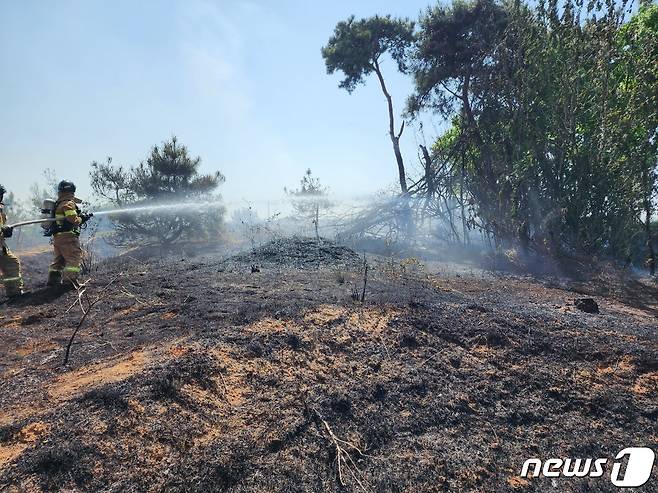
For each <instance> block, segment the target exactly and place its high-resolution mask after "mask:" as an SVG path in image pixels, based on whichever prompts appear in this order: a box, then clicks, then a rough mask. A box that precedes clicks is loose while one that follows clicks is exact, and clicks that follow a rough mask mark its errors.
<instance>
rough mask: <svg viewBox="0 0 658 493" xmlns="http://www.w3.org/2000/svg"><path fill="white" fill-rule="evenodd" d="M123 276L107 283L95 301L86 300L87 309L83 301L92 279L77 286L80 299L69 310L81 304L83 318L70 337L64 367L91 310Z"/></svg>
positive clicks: (117, 276)
mask: <svg viewBox="0 0 658 493" xmlns="http://www.w3.org/2000/svg"><path fill="white" fill-rule="evenodd" d="M122 275H123V273H120V274H118V275H116V276H115V277H114V278H113V279H112V280H111V281H110V282H109V283H107V284H106V285H105V286H104V287H103V288H102V289H101V290H100V291H99V293H98V295H97V296H96V298H95V299H94V300H93V301H89V299H88V298H85V299H86V301H87V308H85V306H84V304H83V302H82V299H83V296H85V293H86V290H87V284H88V283H89V281H90V280H91V279H90V280H88V281H87V282H85V283H82V284H79V285H76V290H77V293H78V297H77V299H76V301H75V302H74V303H73V305H71V307H70V308H69V310H71V308H73V307H74V306H75V305H76V304H79V305H80V310H82V317H81V318H80V321H79V322H78V324H77V325H76V326H75V329H74V330H73V333H72V334H71V337H70V339H69V342H68V344H67V345H66V352H65V353H64V361H63V365H64V366H66V365H67V364H68V362H69V357H70V355H71V346H72V345H73V341H74V339H75V336H76V335H77V334H78V332H79V331H80V328H81V327H82V325H83V324H84V322H85V320H86V319H87V316H88V315H89V313H90V312H91V309H92V308H93V307H94V306H95V305H96V304H97V303H98V302H100V301H101V300H102V299H103V298H104V296H103V295H104V294H105V292H106V291H107V290H108V289H109V287H110V286H111V285H112V284H114V283H115V282H116V280H117V279H119V277H121V276H122ZM69 310H67V312H68V311H69Z"/></svg>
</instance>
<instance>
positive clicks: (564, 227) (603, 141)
mask: <svg viewBox="0 0 658 493" xmlns="http://www.w3.org/2000/svg"><path fill="white" fill-rule="evenodd" d="M403 28H404V29H403ZM412 29H413V25H412V24H411V23H410V22H408V21H406V20H404V21H402V20H392V19H390V18H389V17H386V18H382V17H372V18H369V19H363V20H360V21H356V20H354V19H353V18H349V19H348V20H347V21H345V22H340V23H339V24H338V25H337V26H336V30H335V33H334V35H333V36H332V37H331V38H330V40H329V43H328V45H327V47H325V48H324V49H323V53H322V54H323V56H324V58H325V61H326V63H327V69H328V71H329V72H333V71H334V70H342V71H343V72H344V73H345V76H346V78H345V80H343V81H342V82H341V87H343V88H346V89H348V90H349V91H351V90H353V89H354V87H355V86H356V85H357V84H358V83H361V82H363V77H364V76H365V75H367V74H368V73H370V72H372V71H375V72H377V69H378V67H379V65H378V63H377V61H378V59H379V58H378V57H380V56H382V55H383V54H384V53H385V52H387V51H388V50H391V52H390V55H391V56H392V58H393V59H394V60H395V61H396V62H397V64H398V67H399V69H400V71H402V72H408V73H410V74H411V75H412V76H413V79H414V84H415V90H414V92H413V94H411V95H410V97H409V98H408V101H407V111H406V118H407V119H408V121H413V120H414V119H415V118H416V117H417V116H419V115H420V114H430V115H433V116H435V117H436V118H438V119H440V120H442V121H444V122H448V123H449V128H448V130H446V131H445V132H444V133H443V134H441V135H438V136H437V137H436V140H435V142H434V144H433V145H431V146H429V147H430V148H429V149H428V148H427V147H425V146H421V152H420V153H419V154H420V156H421V164H422V168H423V174H422V175H421V176H419V177H418V178H417V179H414V178H413V177H411V176H408V175H407V176H405V177H404V178H406V179H407V180H410V181H411V182H412V183H411V184H410V185H409V186H408V187H405V186H404V181H405V180H403V179H402V178H403V177H401V185H402V188H401V189H402V192H403V194H404V193H406V194H407V195H408V196H409V197H410V198H412V199H414V200H411V201H410V204H412V205H413V206H414V213H415V215H416V217H423V216H427V215H430V216H433V217H438V218H440V219H441V220H442V221H441V222H444V223H448V224H449V225H450V227H451V230H452V232H453V233H454V234H453V235H452V236H453V238H454V239H457V240H458V241H463V242H465V241H467V240H468V231H469V230H474V229H475V230H479V231H482V232H484V233H485V234H486V235H487V236H488V237H489V238H490V239H491V240H492V241H494V242H495V244H496V245H499V246H502V245H506V244H519V245H521V246H522V248H523V249H525V250H533V251H537V252H540V253H547V254H550V255H552V256H555V257H561V256H564V255H585V256H588V257H592V258H593V257H595V256H610V257H614V258H618V259H625V260H626V261H634V262H635V263H637V264H645V265H646V266H647V267H648V268H649V270H650V271H651V273H654V272H655V263H656V260H655V252H654V249H655V232H654V230H655V225H654V224H653V219H654V218H655V205H656V188H657V187H656V181H657V180H656V164H657V157H658V147H657V146H658V139H657V138H656V137H657V135H656V134H657V128H658V114H657V113H656V111H655V109H656V107H658V99H657V98H658V96H657V95H658V81H657V79H656V76H655V68H656V67H657V66H658V6H656V5H652V4H651V3H649V2H643V3H642V5H641V6H640V7H639V9H633V5H632V3H631V2H627V1H621V2H615V1H612V0H607V1H606V2H601V3H597V4H595V3H592V2H590V3H589V4H587V5H584V4H582V2H574V1H571V0H568V1H567V2H563V3H558V2H556V1H554V0H551V1H549V2H540V3H539V4H536V5H534V4H533V5H531V4H527V3H524V2H497V1H494V0H475V1H470V2H454V3H453V4H452V5H444V4H439V5H437V6H435V7H432V8H429V9H428V10H427V11H426V12H424V13H423V14H422V16H421V18H420V20H419V22H418V24H417V28H416V29H415V30H413V35H412V36H411V39H410V37H409V35H408V34H409V33H411V30H412ZM401 31H404V33H405V34H404V35H402V34H400V32H401ZM391 33H393V34H391ZM377 73H378V75H380V74H379V72H377ZM382 89H384V92H385V93H386V90H385V86H384V85H383V81H382ZM389 102H390V99H389ZM391 136H392V137H395V135H394V134H393V133H391ZM398 138H399V135H398ZM398 165H400V160H398ZM399 168H400V169H401V170H402V169H403V167H401V166H399ZM405 173H407V172H406V171H405ZM439 223H440V222H439Z"/></svg>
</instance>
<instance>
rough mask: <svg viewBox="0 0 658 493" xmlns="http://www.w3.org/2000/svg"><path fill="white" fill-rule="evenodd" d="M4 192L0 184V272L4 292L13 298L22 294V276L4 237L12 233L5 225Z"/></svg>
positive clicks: (11, 229) (9, 236) (19, 265)
mask: <svg viewBox="0 0 658 493" xmlns="http://www.w3.org/2000/svg"><path fill="white" fill-rule="evenodd" d="M5 193H6V190H5V187H3V186H2V185H0V274H1V275H2V283H3V284H4V286H5V293H6V294H7V296H8V297H9V298H14V297H16V296H20V295H22V294H23V277H22V276H21V263H20V262H19V261H18V258H17V257H16V256H15V255H14V254H13V253H11V251H10V250H9V248H8V247H7V243H6V242H5V238H11V235H12V234H13V228H8V227H6V226H5V224H6V223H7V216H6V215H5V205H4V204H3V200H4V195H5Z"/></svg>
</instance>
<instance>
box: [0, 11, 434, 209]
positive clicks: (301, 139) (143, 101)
mask: <svg viewBox="0 0 658 493" xmlns="http://www.w3.org/2000/svg"><path fill="white" fill-rule="evenodd" d="M428 4H429V1H427V0H420V1H407V2H401V1H399V0H396V1H360V2H354V1H344V0H335V1H330V2H308V1H301V0H300V1H264V0H262V1H238V0H235V1H232V0H216V1H182V0H181V1H164V0H161V1H160V0H159V1H143V0H142V1H116V0H114V1H91V0H85V1H62V0H60V1H38V0H33V1H11V0H0V62H1V66H2V75H1V76H0V98H1V103H2V118H1V119H0V169H1V170H2V173H0V182H2V183H3V184H4V185H5V186H6V187H7V188H9V189H10V190H14V191H16V192H17V193H18V194H19V195H23V194H25V193H26V192H27V190H28V188H29V185H30V184H31V183H32V182H34V181H37V180H39V179H40V174H41V172H42V170H43V169H44V168H54V169H55V170H56V171H57V174H58V176H59V177H60V178H67V179H72V180H74V181H76V182H77V183H78V188H79V190H80V194H79V195H80V196H81V197H83V198H86V197H88V196H89V190H88V188H87V181H88V172H89V164H90V163H91V162H92V161H94V160H104V159H105V158H106V157H107V156H112V157H113V160H114V163H118V164H125V165H134V164H137V163H138V162H139V161H140V160H143V159H144V158H145V157H146V156H147V154H148V152H149V148H150V147H151V146H152V145H154V144H158V143H160V142H162V141H163V140H165V139H167V138H169V137H170V136H171V135H173V134H175V135H177V136H178V137H179V139H180V141H181V142H182V143H184V144H185V145H187V146H188V148H189V149H190V151H191V153H192V154H193V155H195V156H196V155H199V156H201V158H202V162H203V165H202V169H203V170H204V171H212V170H220V171H221V172H222V173H224V175H225V176H226V183H225V184H224V185H223V186H222V187H221V192H222V194H223V195H224V197H225V199H226V200H227V202H228V203H229V204H231V205H233V206H235V205H236V204H239V203H240V202H242V201H243V200H249V201H259V200H266V199H274V198H276V197H280V196H281V195H282V190H283V187H284V186H287V187H291V186H293V187H294V186H295V185H296V184H297V183H298V181H299V179H300V178H301V176H302V174H303V172H304V170H305V169H306V168H307V167H310V168H311V169H312V170H313V172H314V174H315V175H317V176H319V177H320V178H321V180H322V181H323V182H325V183H326V184H327V185H329V186H330V188H331V190H332V192H333V193H334V194H336V195H338V196H352V195H354V194H360V193H362V192H364V191H366V192H372V191H376V190H378V189H381V188H385V187H387V186H390V185H392V184H395V180H396V166H395V160H394V157H393V153H392V151H391V145H390V141H389V140H388V135H387V119H386V118H387V116H386V103H385V100H384V99H383V95H382V94H381V92H380V89H379V87H378V85H377V81H376V80H375V79H370V80H369V81H368V84H367V85H366V86H364V87H359V88H358V89H357V90H356V91H355V92H354V94H352V95H349V94H347V92H345V91H344V90H341V89H339V88H338V87H337V84H338V81H339V77H338V75H333V76H328V75H327V74H326V70H325V67H324V62H323V60H322V57H321V55H320V48H321V47H322V46H323V45H324V44H325V43H326V41H327V39H328V38H329V36H330V35H331V33H332V31H333V27H334V26H335V24H336V22H337V21H339V20H342V19H344V18H346V17H347V16H349V15H350V14H355V15H356V16H357V17H363V16H369V15H372V14H376V13H379V14H386V13H390V14H393V15H400V16H408V17H411V18H414V19H415V18H417V16H418V13H419V12H420V11H421V10H422V9H424V8H425V7H426V6H427V5H428ZM393 69H394V66H393V64H392V63H390V62H389V63H387V64H386V67H385V70H386V71H387V73H388V74H390V75H389V76H388V79H389V83H390V90H391V92H392V94H393V96H394V99H395V103H396V106H397V110H398V113H399V112H400V111H401V110H402V106H403V100H404V98H405V97H406V96H407V94H408V93H409V92H410V89H411V82H410V81H409V80H408V79H405V78H403V77H401V76H396V74H395V72H394V70H393ZM427 126H429V125H427V124H426V129H425V134H426V137H427V139H428V140H429V139H431V137H432V136H433V135H434V134H435V131H434V130H432V129H431V128H430V129H428V128H427ZM419 139H422V137H421V136H420V134H419V133H418V132H414V131H413V129H410V131H409V132H405V135H404V136H403V151H404V154H405V157H406V159H407V161H409V162H410V165H412V163H411V161H412V160H413V166H417V158H416V148H417V143H418V142H419ZM420 142H421V143H422V140H421V141H420Z"/></svg>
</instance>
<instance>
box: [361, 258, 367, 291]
mask: <svg viewBox="0 0 658 493" xmlns="http://www.w3.org/2000/svg"><path fill="white" fill-rule="evenodd" d="M367 284H368V261H367V260H366V252H363V291H362V292H361V303H363V302H364V301H365V300H366V286H367Z"/></svg>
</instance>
